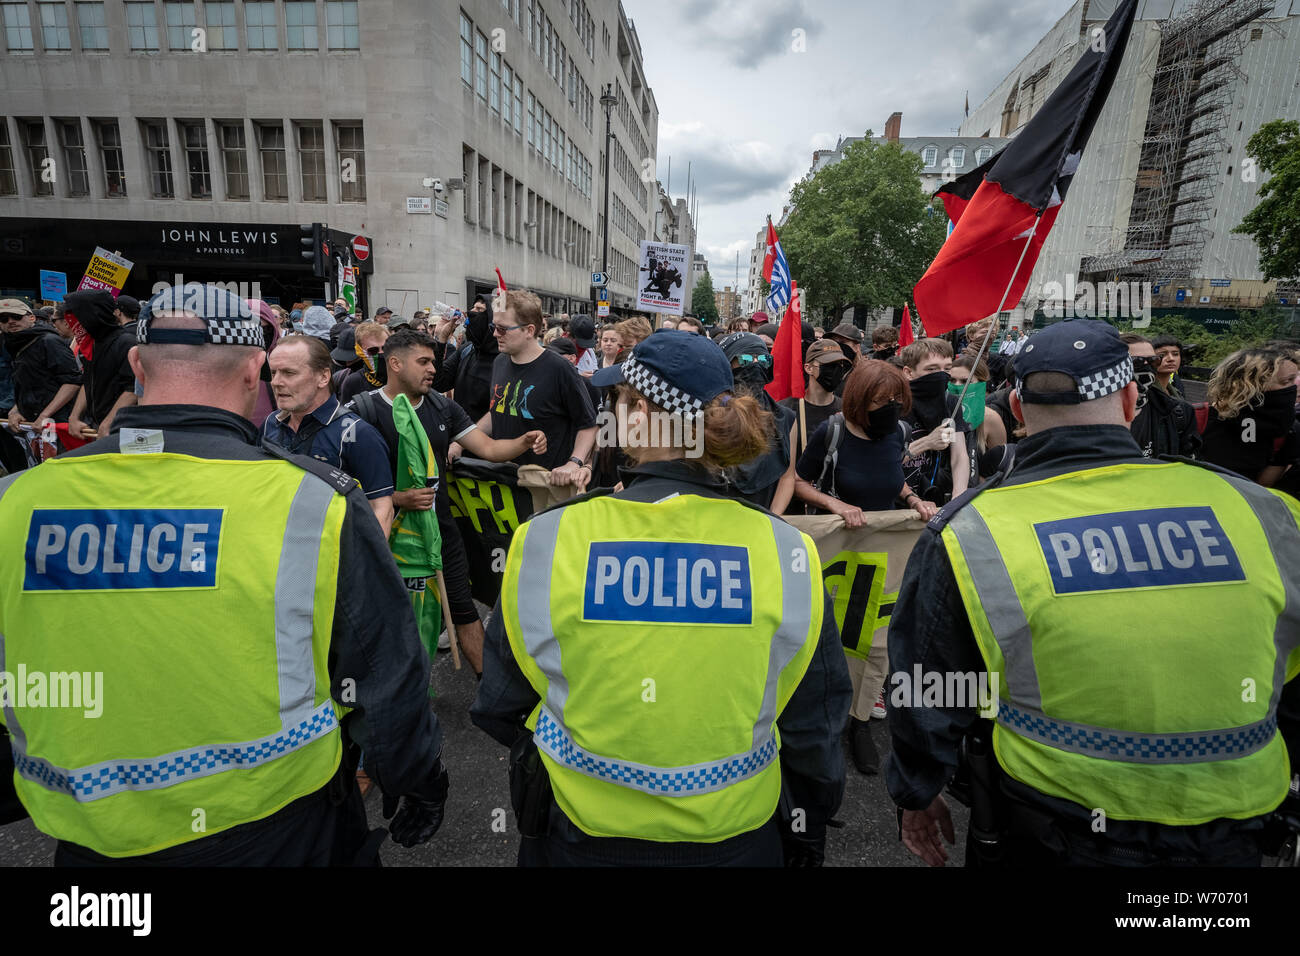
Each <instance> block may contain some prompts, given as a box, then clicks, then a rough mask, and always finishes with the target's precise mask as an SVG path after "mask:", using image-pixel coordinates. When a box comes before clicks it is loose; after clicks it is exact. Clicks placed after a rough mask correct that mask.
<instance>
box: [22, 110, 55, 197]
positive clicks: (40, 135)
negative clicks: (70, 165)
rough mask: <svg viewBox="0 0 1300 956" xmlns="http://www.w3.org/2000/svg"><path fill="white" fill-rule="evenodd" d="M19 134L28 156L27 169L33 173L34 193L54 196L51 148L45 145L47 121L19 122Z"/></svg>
mask: <svg viewBox="0 0 1300 956" xmlns="http://www.w3.org/2000/svg"><path fill="white" fill-rule="evenodd" d="M18 133H19V135H20V137H21V142H22V147H23V151H24V152H25V153H26V154H27V168H28V169H30V170H31V173H32V193H33V195H36V196H53V195H54V183H53V182H52V179H53V177H52V176H51V175H50V174H49V172H48V170H49V169H50V166H49V164H48V163H47V162H46V160H48V159H49V158H50V151H49V147H48V146H46V143H45V121H44V120H39V119H32V120H19V121H18Z"/></svg>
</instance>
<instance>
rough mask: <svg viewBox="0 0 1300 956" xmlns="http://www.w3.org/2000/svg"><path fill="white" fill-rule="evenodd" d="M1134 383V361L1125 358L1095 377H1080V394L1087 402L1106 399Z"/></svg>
mask: <svg viewBox="0 0 1300 956" xmlns="http://www.w3.org/2000/svg"><path fill="white" fill-rule="evenodd" d="M1131 381H1133V359H1132V358H1130V357H1127V356H1126V357H1125V358H1124V360H1123V361H1122V362H1120V363H1119V364H1118V365H1112V366H1111V367H1110V368H1106V369H1102V370H1101V371H1100V372H1097V373H1096V374H1095V375H1081V376H1079V394H1080V395H1082V396H1083V400H1084V401H1085V402H1091V401H1092V400H1093V399H1097V398H1105V397H1106V396H1107V395H1110V394H1111V393H1112V392H1118V391H1119V390H1120V389H1121V388H1123V387H1124V386H1125V385H1127V384H1128V383H1129V382H1131Z"/></svg>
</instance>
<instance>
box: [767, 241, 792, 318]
mask: <svg viewBox="0 0 1300 956" xmlns="http://www.w3.org/2000/svg"><path fill="white" fill-rule="evenodd" d="M763 278H764V279H766V280H767V281H768V284H769V285H770V286H771V289H770V290H769V292H768V295H767V311H768V314H769V315H771V314H776V315H780V314H781V311H782V310H783V309H784V308H785V307H786V306H787V305H789V304H790V264H789V263H788V262H786V261H785V250H784V249H782V248H781V240H779V239H777V237H776V228H775V227H774V226H773V225H772V220H771V219H768V220H767V255H766V256H764V257H763Z"/></svg>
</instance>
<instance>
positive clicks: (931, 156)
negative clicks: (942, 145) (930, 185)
mask: <svg viewBox="0 0 1300 956" xmlns="http://www.w3.org/2000/svg"><path fill="white" fill-rule="evenodd" d="M938 161H939V147H938V146H927V147H926V148H925V149H923V150H921V162H923V163H925V167H926V169H929V168H930V167H931V166H933V165H934V164H935V163H936V162H938Z"/></svg>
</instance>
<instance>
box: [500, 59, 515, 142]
mask: <svg viewBox="0 0 1300 956" xmlns="http://www.w3.org/2000/svg"><path fill="white" fill-rule="evenodd" d="M514 89H515V74H514V72H513V71H512V70H511V69H510V64H509V63H505V62H503V63H502V64H501V118H502V119H504V120H505V121H506V129H509V128H510V117H511V116H513V115H514V112H515V108H514V106H513V105H512V104H511V102H510V101H511V100H512V99H514Z"/></svg>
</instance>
